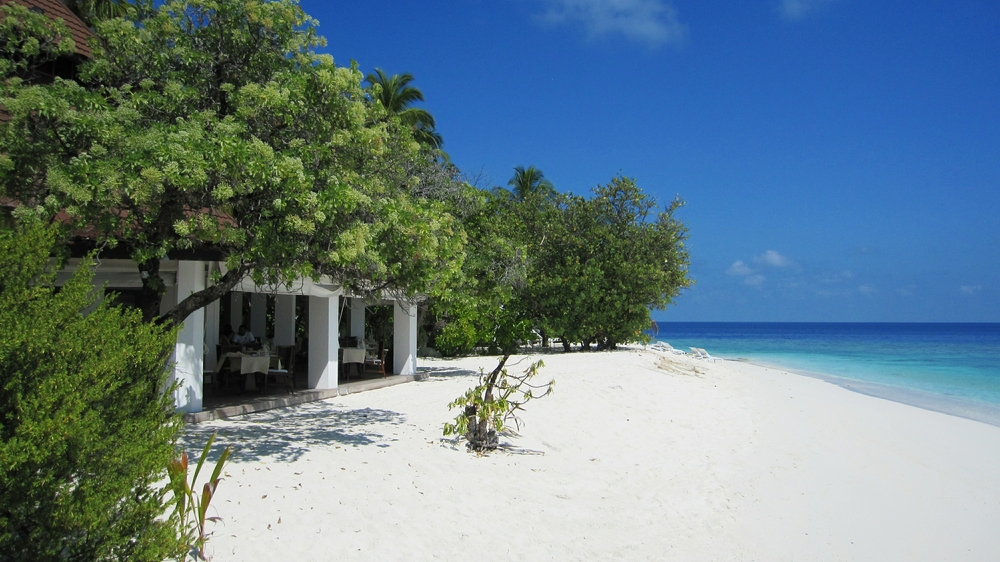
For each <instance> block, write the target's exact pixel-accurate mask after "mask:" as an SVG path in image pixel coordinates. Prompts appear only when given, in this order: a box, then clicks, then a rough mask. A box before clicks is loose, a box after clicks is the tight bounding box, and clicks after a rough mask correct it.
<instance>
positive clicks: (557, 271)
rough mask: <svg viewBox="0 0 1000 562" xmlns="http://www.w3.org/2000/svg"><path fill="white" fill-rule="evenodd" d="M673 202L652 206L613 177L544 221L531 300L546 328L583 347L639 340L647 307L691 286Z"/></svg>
mask: <svg viewBox="0 0 1000 562" xmlns="http://www.w3.org/2000/svg"><path fill="white" fill-rule="evenodd" d="M682 205H683V202H681V201H680V200H674V201H672V202H671V203H670V204H669V205H668V206H667V207H666V208H664V209H662V210H659V211H657V207H656V203H655V201H654V200H653V199H652V198H650V197H649V196H648V195H646V194H644V193H643V192H642V190H641V189H639V187H638V186H636V184H635V181H634V180H632V179H631V178H626V177H621V176H619V177H615V178H613V179H612V180H611V181H610V182H609V183H608V184H607V185H603V186H598V187H597V188H596V189H595V190H594V197H593V198H591V199H584V198H582V197H570V198H568V199H567V203H566V204H565V206H564V207H563V208H562V211H561V212H560V214H559V216H558V217H557V218H556V219H555V220H551V221H549V222H548V223H547V225H548V230H547V231H546V233H545V243H544V245H543V246H542V247H541V248H540V250H539V252H538V256H537V258H536V260H535V261H534V263H535V268H534V270H533V271H532V273H531V278H532V287H533V290H534V291H535V294H534V296H533V300H534V301H535V302H537V303H539V304H538V305H537V306H536V307H535V308H536V309H537V310H542V311H547V312H548V313H549V316H547V317H545V318H542V319H541V321H542V322H543V323H545V325H546V327H547V329H548V330H550V331H551V333H553V334H558V335H560V336H562V337H563V341H564V345H567V346H568V342H569V341H580V342H582V343H583V345H584V348H589V347H590V345H591V344H592V343H596V344H597V347H598V349H614V348H615V347H616V346H617V345H618V344H620V343H624V342H628V341H637V340H642V339H643V338H644V330H646V329H647V328H648V327H649V325H650V310H651V309H656V310H662V309H664V308H665V307H666V306H667V305H669V304H670V303H671V302H673V299H675V298H676V297H677V296H678V295H679V294H680V291H681V290H683V289H684V288H686V287H688V286H690V285H691V280H690V279H689V278H688V275H687V267H688V262H689V257H688V252H687V249H686V248H685V246H684V242H685V240H686V239H687V229H686V227H685V226H684V225H683V223H681V222H680V221H678V220H677V219H675V218H674V216H673V214H674V212H675V211H676V210H677V209H678V208H680V207H681V206H682Z"/></svg>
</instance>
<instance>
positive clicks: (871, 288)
mask: <svg viewBox="0 0 1000 562" xmlns="http://www.w3.org/2000/svg"><path fill="white" fill-rule="evenodd" d="M858 292H859V293H861V294H862V295H874V294H875V292H876V291H875V285H862V286H860V287H858Z"/></svg>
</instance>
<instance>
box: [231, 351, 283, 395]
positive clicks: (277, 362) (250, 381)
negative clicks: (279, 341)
mask: <svg viewBox="0 0 1000 562" xmlns="http://www.w3.org/2000/svg"><path fill="white" fill-rule="evenodd" d="M272 367H273V368H275V369H280V368H281V359H280V358H279V357H278V356H277V355H268V354H249V353H226V354H224V355H222V356H221V357H219V360H218V361H217V362H216V364H215V372H216V373H221V372H222V370H223V369H225V368H228V370H229V372H231V373H235V372H237V371H239V373H240V374H242V375H245V376H246V380H245V382H244V386H243V389H244V390H256V389H257V381H256V377H255V376H253V375H254V373H264V374H265V375H266V374H267V371H268V369H271V368H272Z"/></svg>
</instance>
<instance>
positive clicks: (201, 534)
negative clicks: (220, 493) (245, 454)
mask: <svg viewBox="0 0 1000 562" xmlns="http://www.w3.org/2000/svg"><path fill="white" fill-rule="evenodd" d="M214 441H215V434H214V433H213V434H212V436H211V437H209V438H208V443H205V449H204V450H203V451H202V452H201V458H199V459H198V464H197V465H196V466H195V469H194V475H193V476H192V477H191V481H190V482H188V456H187V453H186V452H181V456H180V457H178V458H176V459H174V460H172V461H170V463H169V464H168V465H167V474H168V475H169V476H170V490H171V491H172V492H173V493H174V501H175V502H176V503H175V504H174V515H175V516H176V517H177V518H178V519H179V520H180V531H181V533H182V534H183V540H184V541H185V544H186V545H187V547H188V551H189V552H190V553H191V557H192V558H194V559H196V560H197V559H200V560H205V542H206V541H208V537H209V536H210V535H211V533H206V532H205V525H206V524H207V523H208V522H209V521H212V522H213V523H214V522H217V521H221V519H220V518H218V517H209V516H208V507H209V505H211V503H212V498H214V497H215V491H216V489H217V488H218V487H219V482H220V481H222V477H221V476H220V474H222V467H223V466H224V465H225V464H226V461H227V460H228V459H229V456H230V455H231V454H232V452H233V446H232V445H229V446H228V447H226V448H225V449H223V450H222V454H221V455H219V460H218V461H216V462H215V470H213V471H212V477H211V478H210V479H209V481H208V482H206V483H205V485H204V487H203V488H202V491H201V494H195V492H194V491H195V489H196V488H197V483H198V473H199V472H201V467H202V465H203V464H205V459H206V458H208V452H209V450H210V449H211V448H212V443H213V442H214Z"/></svg>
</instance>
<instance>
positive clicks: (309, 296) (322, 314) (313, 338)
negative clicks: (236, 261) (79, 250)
mask: <svg viewBox="0 0 1000 562" xmlns="http://www.w3.org/2000/svg"><path fill="white" fill-rule="evenodd" d="M78 263H79V260H78V259H73V260H70V263H69V264H68V266H67V267H66V268H65V269H64V271H63V272H62V273H61V274H60V278H61V280H63V281H64V280H65V279H66V278H68V276H69V275H70V273H71V272H72V270H74V269H75V267H76V265H77V264H78ZM222 268H224V265H223V264H222V263H221V262H215V261H197V260H163V261H162V262H161V266H160V276H161V277H162V278H163V280H164V284H165V285H166V292H165V293H164V295H163V300H162V301H161V311H162V312H166V311H167V310H168V309H170V308H172V307H173V306H174V305H176V304H177V303H178V302H180V301H181V300H183V299H184V298H186V297H187V296H188V295H190V294H192V293H194V292H196V291H200V290H202V289H204V288H205V287H206V286H208V284H210V283H211V279H212V276H213V274H214V273H218V272H220V271H222V272H224V270H222ZM94 285H95V286H96V287H105V288H106V289H107V290H108V291H114V292H118V293H119V294H121V295H123V296H125V297H126V298H125V299H123V300H126V301H127V296H128V294H129V293H130V292H132V291H136V290H138V289H139V288H140V287H141V285H142V282H141V279H140V277H139V270H138V268H137V266H136V264H135V262H133V261H132V260H128V259H103V260H100V261H99V263H98V265H97V266H96V267H95V268H94ZM269 296H270V297H273V309H271V317H272V320H271V328H272V329H273V338H272V339H271V340H270V343H271V344H272V345H274V346H296V345H297V343H298V344H301V338H300V339H299V341H297V338H296V310H297V307H298V309H299V310H302V309H303V308H304V309H305V312H306V314H305V316H308V325H307V327H306V337H305V338H304V339H305V340H307V342H308V343H307V344H306V345H305V346H303V351H304V352H305V353H306V357H307V361H306V364H307V372H306V376H305V377H304V378H305V382H306V385H305V386H306V388H305V389H301V388H300V389H299V390H300V391H301V390H305V392H303V393H299V394H300V396H299V397H298V398H295V399H287V398H286V399H278V400H271V401H269V402H264V403H263V405H262V406H259V407H253V408H250V409H247V408H242V409H240V408H236V409H235V410H233V409H230V410H229V411H230V412H233V411H238V412H240V413H242V412H246V411H252V410H254V409H265V408H266V407H274V406H280V405H288V404H292V403H299V402H303V401H307V400H309V399H320V398H325V397H328V396H332V395H336V394H337V392H338V388H339V387H340V385H341V384H342V382H343V381H342V380H341V376H340V373H341V371H342V367H343V365H342V363H341V355H342V354H341V352H340V338H341V337H351V338H358V339H361V340H363V339H364V337H365V328H366V324H365V310H366V305H368V304H377V305H389V306H392V307H393V312H392V319H393V322H392V338H391V341H390V342H384V346H385V347H386V348H387V349H389V350H391V354H390V355H389V356H388V357H386V363H388V364H391V374H392V375H396V376H400V375H401V376H403V377H409V378H412V376H413V375H416V372H417V307H416V304H415V303H414V302H406V301H402V300H399V299H394V298H391V297H386V298H384V299H381V300H379V301H378V302H376V303H371V302H368V303H366V301H365V300H364V299H361V298H357V297H355V296H353V295H350V294H346V293H345V291H344V289H343V288H342V287H341V286H340V285H339V284H337V283H336V282H334V281H333V280H331V279H328V278H321V279H320V281H319V282H314V281H312V280H309V279H299V280H296V281H295V282H294V283H291V284H289V285H279V286H268V287H259V286H257V285H256V284H255V283H254V282H253V280H252V279H250V278H245V279H244V280H243V281H242V282H241V283H239V284H237V286H236V287H234V288H233V290H232V292H230V293H229V294H228V295H227V296H226V297H224V299H228V303H223V302H222V300H224V299H220V300H216V301H214V302H212V303H211V304H209V305H208V306H206V307H204V308H201V309H198V310H196V311H195V312H193V313H192V314H191V315H190V316H188V317H187V319H185V321H184V322H183V324H182V326H181V328H180V329H179V330H178V334H177V343H176V344H175V347H174V353H173V357H172V358H171V363H172V365H173V367H172V369H173V376H172V381H173V382H176V383H177V385H176V387H175V391H174V392H175V394H174V403H175V405H176V407H177V409H178V410H179V411H181V412H184V413H185V414H188V416H186V417H187V418H188V419H191V420H200V419H209V418H211V417H212V416H211V415H204V414H203V415H200V416H199V415H193V414H198V413H199V412H202V411H203V410H204V409H205V408H206V390H209V389H210V388H211V386H210V385H206V375H208V376H209V377H211V376H212V375H213V374H214V373H212V370H213V368H214V366H215V365H216V364H217V362H218V359H219V356H218V349H219V342H220V334H221V333H222V328H223V327H224V326H226V325H227V324H229V325H232V326H233V328H234V329H235V328H239V326H240V325H242V324H246V325H247V326H248V327H249V328H250V331H251V332H252V333H253V334H255V335H260V336H265V335H266V334H267V333H268V328H267V326H268V325H267V322H268V318H267V311H268V307H267V305H266V303H267V301H268V297H269ZM245 300H249V301H250V306H249V311H250V314H249V316H250V317H249V318H245V317H244V314H245V311H246V310H247V308H248V307H246V306H244V304H243V303H244V301H245ZM303 300H304V301H305V302H303ZM227 305H228V306H227ZM223 309H226V312H227V315H228V317H227V318H223V317H222V311H223ZM342 314H343V315H347V316H348V317H349V321H347V322H345V323H344V326H343V329H344V332H345V333H341V329H342V328H341V324H342V322H341V316H342ZM355 368H356V367H355ZM387 374H388V373H387ZM397 379H398V377H397ZM386 382H387V383H391V382H398V380H397V381H386ZM248 394H249V395H247V396H246V398H245V399H243V400H242V401H244V402H247V403H251V402H253V401H254V400H255V399H256V397H257V395H256V393H248ZM239 398H243V395H241V396H240V397H239ZM209 401H210V402H212V400H211V399H210V400H209ZM240 401H241V400H240V399H236V400H235V402H240ZM226 403H227V404H229V405H230V406H231V405H232V404H233V403H234V400H233V399H232V398H230V399H229V400H227V401H226ZM258 403H260V401H259V400H258ZM209 406H213V405H212V404H211V403H210V404H209ZM223 415H224V414H223Z"/></svg>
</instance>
